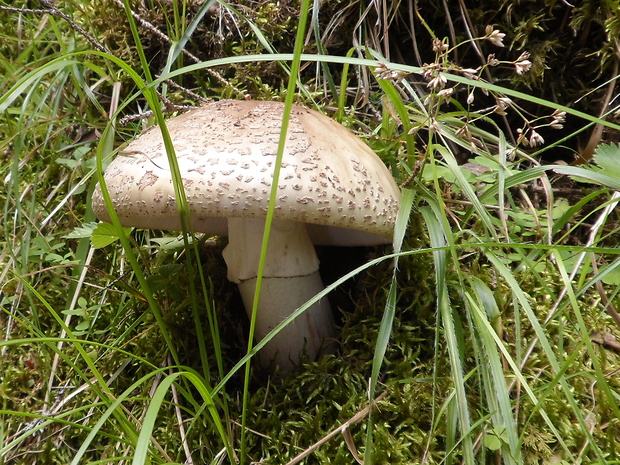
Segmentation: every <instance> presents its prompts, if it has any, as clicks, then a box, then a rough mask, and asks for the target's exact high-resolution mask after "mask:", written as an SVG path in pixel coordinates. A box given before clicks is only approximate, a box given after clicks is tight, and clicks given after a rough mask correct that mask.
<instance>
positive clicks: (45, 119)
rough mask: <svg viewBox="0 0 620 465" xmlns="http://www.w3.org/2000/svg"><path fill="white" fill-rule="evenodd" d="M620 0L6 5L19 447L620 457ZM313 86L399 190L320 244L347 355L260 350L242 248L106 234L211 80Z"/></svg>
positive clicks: (103, 456)
mask: <svg viewBox="0 0 620 465" xmlns="http://www.w3.org/2000/svg"><path fill="white" fill-rule="evenodd" d="M619 28H620V5H619V4H618V2H617V1H616V0H604V1H597V2H594V1H588V0H584V1H582V2H579V3H578V4H576V5H573V4H571V3H569V2H566V1H552V0H544V1H543V0H538V1H525V0H520V1H506V2H501V1H500V2H497V1H495V2H490V1H481V2H480V1H479V2H472V1H467V0H459V1H454V2H447V1H442V2H431V1H424V0H419V1H416V0H400V1H399V0H394V1H382V0H379V1H370V0H368V1H363V0H327V1H322V2H319V1H314V2H310V1H308V0H302V1H292V0H288V1H285V0H281V1H279V2H275V1H274V2H268V1H252V0H245V1H238V2H225V1H223V0H218V1H199V0H144V1H137V0H131V1H130V0H122V1H121V0H101V1H97V2H85V1H79V0H57V1H55V2H53V1H51V0H41V1H40V2H34V1H20V0H14V1H7V0H5V1H0V38H1V40H0V70H1V71H0V72H1V75H2V80H1V81H0V175H1V179H2V189H0V201H1V203H2V221H1V225H0V232H1V234H0V244H1V246H2V247H1V248H0V284H1V288H0V306H1V309H2V313H1V316H0V330H1V331H2V334H3V338H2V341H1V342H0V350H1V353H0V355H1V357H0V403H1V404H0V438H1V439H2V440H1V441H0V463H6V464H22V463H24V464H34V463H39V464H55V463H59V464H61V463H62V464H67V463H71V464H78V463H92V464H97V463H106V464H109V463H129V462H131V463H134V464H142V463H162V464H163V463H166V464H171V463H195V464H198V463H237V462H238V463H246V464H247V463H273V464H285V463H289V464H292V463H301V462H302V461H303V463H307V464H311V463H330V464H331V463H333V464H339V463H347V464H349V463H353V462H355V461H357V462H359V463H365V464H370V463H383V464H388V463H389V464H400V463H402V464H412V463H433V464H435V463H437V464H444V463H445V464H450V463H467V464H473V463H506V464H513V463H528V464H529V463H571V464H574V463H618V461H619V460H620V457H619V455H620V451H618V450H617V446H616V444H617V442H618V440H619V439H620V408H619V407H618V405H619V398H620V386H619V381H618V370H620V358H619V357H620V343H619V342H618V341H617V337H618V335H619V333H620V316H618V313H617V312H616V307H617V305H618V290H619V289H620V288H619V285H620V269H619V267H618V265H619V263H620V262H619V260H618V248H617V247H618V240H617V236H618V234H617V230H618V213H617V208H616V206H617V203H618V201H619V200H620V199H619V196H618V194H617V191H618V190H620V161H619V160H620V158H619V157H620V148H619V147H618V145H617V141H618V134H620V132H619V131H620V126H619V125H618V123H619V122H618V113H617V110H618V108H619V105H620V103H619V102H618V101H617V95H618V92H617V90H616V85H615V81H616V79H617V74H618V60H619V59H620V47H619ZM247 96H250V97H251V98H254V99H268V100H283V101H286V102H287V103H291V102H292V101H293V100H295V101H297V102H300V103H303V104H305V105H307V106H310V107H313V108H317V109H319V110H320V111H323V112H325V113H327V114H329V115H330V116H332V117H334V118H335V119H337V120H338V121H340V122H342V123H343V124H344V125H345V126H347V127H349V128H350V129H351V130H352V131H354V132H356V133H357V134H358V135H359V136H360V137H362V138H364V139H365V140H366V141H367V143H368V144H369V145H370V146H371V147H372V148H373V149H374V150H375V151H376V152H377V153H378V154H379V155H380V156H381V158H382V159H383V160H384V162H385V163H386V165H388V166H389V167H390V169H391V170H392V173H393V175H394V177H395V179H396V180H397V182H398V183H399V184H400V186H401V188H402V192H403V194H402V200H401V212H400V217H399V221H398V222H397V226H396V230H395V240H394V247H392V248H390V247H386V248H382V249H376V248H374V249H355V250H341V249H338V250H319V254H320V258H321V264H322V265H321V266H322V274H323V278H324V280H325V281H326V282H327V283H330V285H329V286H328V289H329V297H330V299H331V301H332V304H333V306H334V307H335V308H337V309H338V316H337V318H338V326H339V330H340V334H341V336H340V339H339V341H338V345H339V347H338V351H337V353H335V354H333V355H330V356H326V357H324V358H322V359H321V360H319V361H316V362H314V361H310V360H306V361H304V363H303V364H302V365H300V366H299V368H298V369H297V370H296V371H294V372H292V373H288V374H283V373H278V372H277V369H276V370H275V371H274V372H270V373H265V372H261V371H260V370H258V369H256V368H255V367H254V364H252V363H251V362H252V355H253V354H254V352H252V351H250V353H248V347H250V346H249V344H248V324H247V322H246V321H245V318H246V317H245V313H244V311H243V307H242V304H241V300H240V298H239V296H238V294H237V291H236V288H235V286H234V285H232V284H231V283H228V282H227V280H226V273H225V271H224V270H225V265H224V263H223V260H222V258H221V250H222V248H223V247H224V245H225V239H221V238H211V237H196V238H194V237H188V236H179V235H177V234H173V233H161V232H153V231H139V230H125V229H122V228H120V227H116V226H112V225H103V224H98V223H97V222H96V221H95V219H94V216H93V214H92V211H91V209H90V206H89V201H90V196H91V193H92V190H93V189H94V185H95V184H96V182H97V180H98V179H99V178H100V176H101V174H102V170H103V167H104V166H105V164H106V163H107V162H109V160H110V158H111V157H112V156H114V155H115V154H116V153H117V152H118V150H119V149H122V147H123V144H125V143H126V142H127V141H129V140H131V139H132V138H133V137H135V136H136V135H137V134H138V133H139V132H140V131H141V130H142V129H143V128H144V127H146V126H148V125H151V124H155V123H158V124H163V120H164V112H165V113H166V117H168V116H170V115H173V114H175V113H176V112H179V111H183V107H185V106H191V105H197V104H200V102H202V101H204V100H208V99H220V98H246V97H247Z"/></svg>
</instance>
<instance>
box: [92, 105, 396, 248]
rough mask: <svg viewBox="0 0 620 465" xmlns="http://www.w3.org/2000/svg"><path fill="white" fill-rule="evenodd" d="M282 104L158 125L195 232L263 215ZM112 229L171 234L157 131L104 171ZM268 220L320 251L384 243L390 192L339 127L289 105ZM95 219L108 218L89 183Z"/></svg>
mask: <svg viewBox="0 0 620 465" xmlns="http://www.w3.org/2000/svg"><path fill="white" fill-rule="evenodd" d="M283 109H284V105H283V104H282V103H279V102H260V101H252V100H248V101H234V100H225V101H220V102H215V103H210V104H207V105H205V106H203V107H201V108H199V109H196V110H191V111H189V112H187V113H184V114H182V115H180V116H177V117H175V118H172V119H170V120H169V121H168V122H167V127H168V130H169V131H170V136H171V138H172V142H173V144H174V147H175V151H176V155H177V161H178V164H179V168H180V172H181V175H182V178H183V186H184V188H185V193H186V195H187V201H188V205H189V209H190V218H191V221H192V224H193V227H194V230H195V231H198V232H204V233H210V234H219V235H226V234H227V220H226V218H227V217H238V218H261V217H264V215H265V212H266V210H267V206H268V203H269V194H270V190H271V185H272V180H273V170H274V162H275V159H276V153H277V148H278V140H279V137H280V128H281V124H282V115H283ZM105 180H106V184H107V186H108V189H109V192H110V196H111V198H112V203H113V204H114V207H115V209H116V212H117V214H118V216H119V219H120V221H121V223H122V224H123V225H124V226H134V227H138V228H146V229H165V230H180V229H181V224H180V220H179V215H178V211H177V206H176V201H175V198H174V190H173V184H172V179H171V174H170V168H169V164H168V160H167V156H166V150H165V147H164V143H163V139H162V136H161V131H160V130H159V128H158V127H152V128H150V129H148V130H147V131H145V132H144V133H142V134H141V135H140V136H138V137H137V138H136V139H135V140H134V141H133V142H131V143H130V144H129V145H128V146H127V148H126V149H125V150H124V151H123V153H122V154H121V155H119V156H117V157H116V159H115V160H114V161H113V162H112V163H111V164H110V166H109V167H108V168H107V170H106V172H105ZM278 187H279V189H278V199H277V206H276V210H275V216H274V217H275V219H281V220H293V221H298V222H303V223H306V224H307V228H308V232H309V234H310V237H311V239H312V241H313V243H315V244H320V245H345V244H346V245H375V244H381V243H389V242H390V240H391V236H392V230H393V227H394V222H395V220H396V213H397V211H398V199H399V190H398V187H397V186H396V183H395V182H394V180H393V178H392V176H391V174H390V172H389V170H388V169H387V168H386V167H385V165H384V164H383V162H382V161H381V159H380V158H379V157H378V156H377V155H376V154H375V153H374V152H373V151H372V150H371V149H370V148H369V147H368V146H367V145H366V144H364V143H363V142H362V141H361V140H360V139H359V138H357V137H356V136H355V135H353V133H351V132H350V131H349V130H347V129H346V128H345V127H343V126H342V125H340V124H338V123H337V122H335V121H334V120H332V119H330V118H328V117H327V116H324V115H322V114H321V113H318V112H316V111H313V110H309V109H307V108H304V107H301V106H294V107H293V110H292V112H291V118H290V122H289V130H288V139H287V143H286V148H285V153H284V157H283V159H282V167H281V172H280V178H279V186H278ZM92 206H93V210H94V211H95V214H96V215H97V217H98V218H99V219H101V220H104V221H109V219H110V217H109V214H108V212H107V210H106V207H105V203H104V202H103V198H102V196H101V190H100V188H99V186H97V188H96V189H95V192H94V194H93V198H92Z"/></svg>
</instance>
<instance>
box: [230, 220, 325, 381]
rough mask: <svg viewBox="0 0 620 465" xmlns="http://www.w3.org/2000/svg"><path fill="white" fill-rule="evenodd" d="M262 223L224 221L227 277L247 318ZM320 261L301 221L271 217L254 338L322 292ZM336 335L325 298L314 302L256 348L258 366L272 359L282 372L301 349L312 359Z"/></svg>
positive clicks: (251, 297) (249, 309)
mask: <svg viewBox="0 0 620 465" xmlns="http://www.w3.org/2000/svg"><path fill="white" fill-rule="evenodd" d="M264 228H265V221H264V220H263V219H253V218H252V219H242V218H229V219H228V245H227V246H226V248H225V249H224V252H223V255H224V260H225V261H226V265H227V266H228V279H229V280H230V281H232V282H235V283H237V284H238V285H239V290H240V292H241V297H242V298H243V303H244V305H245V308H246V312H247V314H248V316H249V317H251V315H252V304H253V302H254V293H255V289H256V275H257V271H258V262H259V259H260V253H261V245H262V240H263V232H264ZM318 269H319V260H318V258H317V256H316V252H315V251H314V246H313V245H312V242H311V241H310V237H309V236H308V233H307V231H306V227H305V225H304V224H302V223H297V222H293V221H281V220H274V221H273V223H272V226H271V233H270V236H269V246H268V248H267V257H266V261H265V268H264V274H263V281H262V286H261V290H260V297H259V303H258V312H257V315H256V327H255V334H254V336H255V338H256V339H257V340H261V339H263V338H264V337H265V336H266V335H267V334H268V333H269V332H270V331H271V330H272V329H273V328H274V327H275V326H276V325H278V324H279V323H280V322H281V321H282V320H283V319H285V318H286V317H288V316H289V315H290V314H291V313H293V312H294V311H295V310H296V309H297V308H299V307H300V306H301V305H303V304H304V303H306V302H307V301H308V300H310V299H311V298H312V297H313V296H315V295H316V294H317V293H319V292H320V291H321V290H323V283H322V281H321V278H320V276H319V273H318ZM333 335H334V321H333V316H332V312H331V308H330V306H329V302H328V301H327V298H323V299H321V300H319V301H318V302H316V303H315V304H314V305H312V307H310V308H309V309H308V310H306V311H305V312H304V313H303V314H302V315H301V316H300V317H298V318H296V319H295V320H294V321H292V322H291V323H290V324H289V325H287V326H286V327H285V328H284V329H283V330H282V331H280V333H278V334H277V335H276V336H275V337H274V338H273V339H272V340H271V341H270V342H269V343H268V344H267V345H266V346H265V347H264V348H263V349H262V350H261V352H260V359H261V363H262V364H268V363H270V362H271V361H273V360H275V361H276V363H277V364H278V365H279V366H280V367H281V368H282V369H284V370H286V369H287V368H291V367H292V366H295V365H296V364H297V363H298V361H299V357H300V355H301V354H302V353H303V352H304V351H305V352H306V353H307V355H308V356H309V357H310V358H311V359H316V357H317V355H318V354H319V352H320V351H321V349H322V348H325V344H328V343H329V340H328V339H329V338H331V337H333Z"/></svg>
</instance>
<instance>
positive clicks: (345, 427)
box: [286, 391, 388, 465]
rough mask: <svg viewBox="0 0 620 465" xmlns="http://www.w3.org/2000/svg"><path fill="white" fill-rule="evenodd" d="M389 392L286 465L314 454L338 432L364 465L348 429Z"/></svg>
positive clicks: (357, 459) (356, 458) (354, 455)
mask: <svg viewBox="0 0 620 465" xmlns="http://www.w3.org/2000/svg"><path fill="white" fill-rule="evenodd" d="M387 393H388V391H384V392H383V393H381V395H380V396H379V397H377V398H376V399H375V400H374V402H373V403H372V405H368V406H366V407H364V408H363V409H362V410H360V411H359V412H357V413H356V414H355V415H353V416H352V417H351V418H350V419H348V420H347V421H345V422H344V423H343V424H342V425H340V426H339V427H338V428H336V429H334V430H332V431H331V432H330V433H329V434H327V436H325V437H323V438H322V439H320V440H319V441H317V442H315V443H314V444H312V445H311V446H310V447H308V448H307V449H306V450H304V451H303V452H302V453H301V454H299V455H297V456H296V457H294V458H293V459H292V460H291V461H290V462H288V463H287V464H286V465H294V464H296V463H299V462H301V461H302V460H303V459H305V458H306V457H308V456H309V455H310V454H312V453H313V452H314V451H315V450H317V449H318V448H319V447H321V446H322V445H323V444H325V443H327V442H329V441H330V440H332V439H333V438H334V437H336V436H338V434H342V435H343V437H344V439H345V442H346V444H347V447H348V448H349V451H351V453H352V454H353V457H354V458H355V460H356V461H357V462H358V463H360V464H361V465H363V461H362V460H361V459H360V457H359V455H358V454H357V450H356V449H355V445H354V444H353V440H352V438H351V435H350V433H349V432H348V430H349V428H350V427H351V425H354V424H355V423H358V422H360V421H361V420H363V419H364V418H365V417H366V416H367V415H368V414H369V413H370V410H371V408H373V407H374V406H375V405H376V404H377V402H379V401H380V400H381V399H383V398H384V397H385V396H386V394H387ZM347 434H348V436H347Z"/></svg>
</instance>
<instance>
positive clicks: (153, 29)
mask: <svg viewBox="0 0 620 465" xmlns="http://www.w3.org/2000/svg"><path fill="white" fill-rule="evenodd" d="M114 2H115V3H116V4H117V5H118V6H119V7H120V8H125V5H124V4H123V2H122V1H121V0H114ZM131 16H133V17H134V19H135V20H136V21H138V23H139V24H140V26H141V27H143V28H144V29H148V30H149V31H151V32H152V33H153V34H155V35H156V36H157V37H159V38H160V39H161V40H163V41H164V42H166V43H168V44H170V43H172V40H171V39H170V37H168V36H167V35H166V34H164V33H163V32H161V31H160V30H159V29H157V28H156V27H155V26H154V25H153V24H151V23H150V22H148V21H147V20H145V19H144V18H142V17H141V16H140V15H138V13H136V12H134V11H131ZM181 51H182V52H183V54H184V55H186V56H187V57H189V58H190V59H191V60H192V61H193V62H194V63H201V62H202V60H201V59H200V58H198V57H197V56H195V55H193V54H192V53H190V52H188V51H187V50H185V48H183V50H181ZM205 71H206V72H207V73H209V74H210V75H211V76H212V77H214V78H215V79H217V80H218V81H219V82H220V83H222V84H224V85H225V86H227V87H229V88H231V89H232V90H234V91H235V92H236V93H237V94H238V95H239V96H241V97H243V98H246V93H245V92H242V91H241V90H239V89H238V88H237V87H235V86H234V85H232V84H231V83H230V82H228V81H227V80H226V79H224V78H223V77H222V76H221V75H220V74H219V73H217V72H215V71H213V70H212V69H210V68H205ZM177 87H179V88H181V89H183V90H184V91H186V92H188V94H189V93H190V92H189V91H187V89H185V88H184V87H181V86H179V85H178V84H177Z"/></svg>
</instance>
